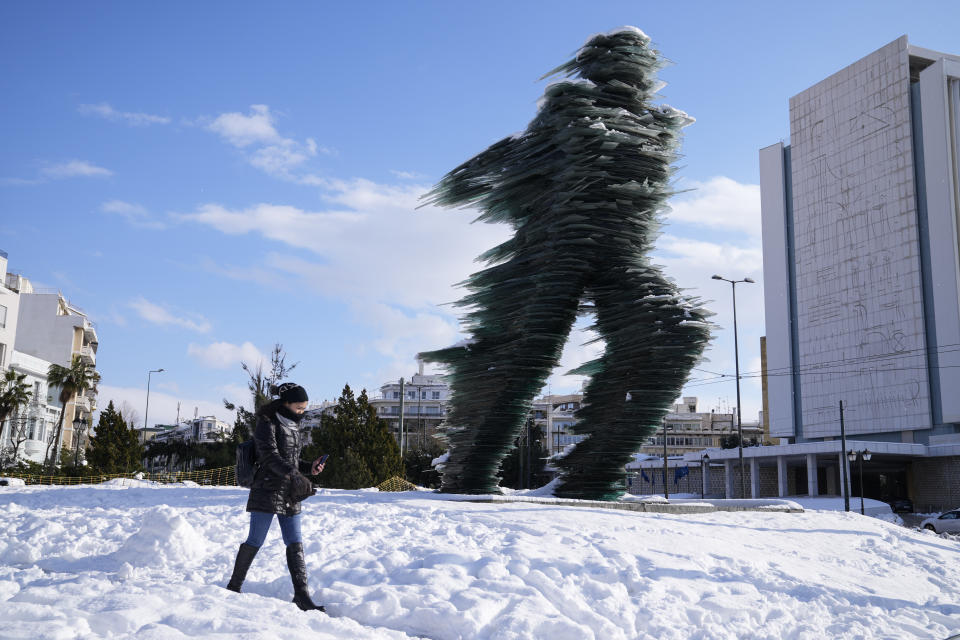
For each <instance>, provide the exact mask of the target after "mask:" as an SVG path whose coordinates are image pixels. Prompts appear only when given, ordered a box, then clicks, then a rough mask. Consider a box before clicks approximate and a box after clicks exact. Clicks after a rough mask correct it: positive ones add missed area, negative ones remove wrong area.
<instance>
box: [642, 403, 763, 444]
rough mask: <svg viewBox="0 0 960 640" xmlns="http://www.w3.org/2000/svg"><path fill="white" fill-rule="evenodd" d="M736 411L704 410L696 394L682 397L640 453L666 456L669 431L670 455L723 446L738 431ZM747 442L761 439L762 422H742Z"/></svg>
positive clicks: (744, 438) (744, 437)
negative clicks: (725, 440)
mask: <svg viewBox="0 0 960 640" xmlns="http://www.w3.org/2000/svg"><path fill="white" fill-rule="evenodd" d="M736 420H737V416H736V414H735V413H719V412H718V411H709V412H707V411H700V401H699V399H698V398H697V397H696V396H690V397H685V398H681V400H680V402H678V403H676V404H674V405H673V407H672V408H671V410H670V412H669V413H667V415H666V416H664V419H663V423H662V425H661V427H660V429H658V430H657V431H656V432H655V433H654V434H653V435H651V436H650V439H649V440H647V442H646V443H645V444H644V445H643V446H642V447H640V453H642V454H648V455H652V456H659V457H661V459H662V457H663V451H664V441H663V438H664V432H666V438H667V441H666V451H667V456H680V455H684V454H686V453H693V452H696V451H702V450H703V449H708V448H711V447H714V448H721V447H722V446H723V442H722V441H723V439H724V438H730V437H731V436H734V435H736V434H737V423H736ZM741 428H742V431H743V440H744V442H745V443H753V442H759V440H760V437H761V435H762V434H761V432H760V426H759V424H758V423H753V422H744V423H742V425H741Z"/></svg>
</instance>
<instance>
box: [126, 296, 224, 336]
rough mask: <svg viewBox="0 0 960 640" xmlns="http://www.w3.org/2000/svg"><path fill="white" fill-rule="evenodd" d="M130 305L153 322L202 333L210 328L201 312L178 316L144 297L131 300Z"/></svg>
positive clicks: (148, 320)
mask: <svg viewBox="0 0 960 640" xmlns="http://www.w3.org/2000/svg"><path fill="white" fill-rule="evenodd" d="M130 307H132V308H133V309H134V310H135V311H136V312H137V314H138V315H139V316H140V317H141V318H143V319H144V320H146V321H147V322H152V323H153V324H159V325H174V326H178V327H183V328H184V329H190V330H191V331H198V332H200V333H206V332H207V331H209V330H210V322H209V321H208V320H207V319H206V318H204V317H203V316H202V315H200V314H194V313H190V314H186V316H177V315H174V314H173V313H172V312H170V311H169V310H167V309H166V308H165V307H162V306H160V305H158V304H155V303H153V302H150V301H149V300H147V299H146V298H143V297H140V298H137V299H136V300H133V301H131V302H130ZM188 316H189V317H188Z"/></svg>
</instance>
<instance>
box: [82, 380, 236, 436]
mask: <svg viewBox="0 0 960 640" xmlns="http://www.w3.org/2000/svg"><path fill="white" fill-rule="evenodd" d="M111 400H112V401H113V405H114V407H115V408H118V407H119V406H120V405H122V404H123V403H124V402H126V403H128V406H130V407H133V408H134V410H135V411H136V412H137V416H136V417H137V418H138V420H139V421H140V422H138V424H136V425H135V426H137V427H142V426H143V422H142V420H143V419H144V418H146V419H147V420H148V421H149V423H150V425H151V426H152V425H155V424H174V423H175V422H176V419H177V403H178V402H179V403H180V419H181V420H183V419H186V418H192V417H193V413H194V410H196V412H197V414H198V415H201V416H216V417H217V418H219V419H221V420H224V421H225V422H228V423H230V424H233V420H234V413H233V412H232V411H227V410H226V409H225V408H224V406H223V402H221V401H219V400H206V399H197V398H182V397H178V396H177V395H173V394H170V393H164V392H163V391H158V390H156V389H153V388H151V389H150V415H149V416H144V415H143V414H142V413H141V412H142V411H143V410H144V409H145V407H146V403H147V390H146V387H144V388H142V389H141V388H138V387H114V386H111V385H105V384H101V385H99V387H98V394H97V406H98V407H99V408H100V410H101V411H102V410H104V409H106V408H107V404H108V403H109V402H110V401H111Z"/></svg>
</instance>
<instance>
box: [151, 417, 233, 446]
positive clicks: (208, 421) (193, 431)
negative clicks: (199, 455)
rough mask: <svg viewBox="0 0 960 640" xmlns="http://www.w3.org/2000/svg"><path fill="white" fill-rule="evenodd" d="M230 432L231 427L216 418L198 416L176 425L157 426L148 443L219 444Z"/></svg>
mask: <svg viewBox="0 0 960 640" xmlns="http://www.w3.org/2000/svg"><path fill="white" fill-rule="evenodd" d="M232 431H233V427H231V426H230V425H229V424H228V423H226V422H224V421H223V420H220V419H219V418H217V417H216V416H200V417H197V418H193V419H191V420H184V421H182V422H181V423H180V424H178V425H157V426H156V428H155V429H154V433H153V437H152V438H150V441H152V442H170V441H173V440H180V441H182V442H197V443H209V442H221V441H223V440H225V439H226V438H229V437H230V433H231V432H232Z"/></svg>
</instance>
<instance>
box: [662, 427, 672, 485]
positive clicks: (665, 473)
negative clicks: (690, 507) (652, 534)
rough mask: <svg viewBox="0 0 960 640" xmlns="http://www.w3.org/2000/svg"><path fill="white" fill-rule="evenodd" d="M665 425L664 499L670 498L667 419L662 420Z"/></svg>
mask: <svg viewBox="0 0 960 640" xmlns="http://www.w3.org/2000/svg"><path fill="white" fill-rule="evenodd" d="M661 424H662V425H663V499H664V500H669V499H670V491H669V490H668V489H667V470H668V466H667V419H666V418H664V419H663V420H662V421H661Z"/></svg>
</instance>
